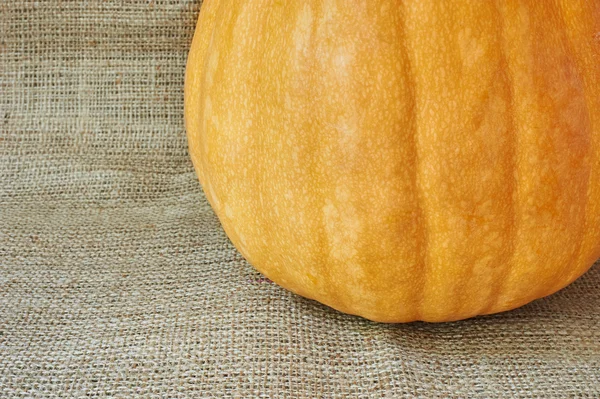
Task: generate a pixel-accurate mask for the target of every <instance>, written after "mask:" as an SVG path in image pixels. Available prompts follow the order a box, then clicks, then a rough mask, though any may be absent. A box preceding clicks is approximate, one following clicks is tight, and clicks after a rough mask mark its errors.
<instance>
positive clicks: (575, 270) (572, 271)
mask: <svg viewBox="0 0 600 399" xmlns="http://www.w3.org/2000/svg"><path fill="white" fill-rule="evenodd" d="M559 7H560V8H561V17H562V18H561V20H562V22H563V28H564V31H565V32H566V33H565V40H566V41H567V43H568V45H569V50H570V54H571V55H572V58H573V59H574V60H575V65H576V68H577V72H578V75H579V78H580V80H581V81H582V82H583V84H582V87H583V90H584V97H585V99H586V101H584V103H585V106H586V111H587V115H588V127H589V129H588V136H589V146H588V153H587V155H588V156H589V162H588V181H587V187H586V194H585V204H584V216H583V228H582V229H581V231H582V235H581V238H580V240H579V250H578V253H577V257H576V258H575V259H574V260H573V263H572V264H571V265H572V266H575V267H569V268H567V270H566V271H567V272H568V277H567V278H566V279H565V280H566V281H567V283H566V284H565V281H564V280H558V281H557V284H556V285H555V286H554V287H552V290H551V292H550V293H552V292H555V291H557V290H559V289H561V288H563V287H564V286H566V285H568V284H570V283H571V282H572V281H573V280H574V279H575V278H577V277H579V276H580V275H581V274H582V271H581V270H580V269H581V266H579V267H577V266H578V265H582V264H583V266H584V267H586V266H587V265H586V264H587V263H588V262H587V260H586V261H584V262H582V258H583V257H584V256H585V253H584V247H585V246H584V243H585V242H586V239H587V234H588V232H589V221H588V212H589V208H590V206H591V205H592V198H591V194H592V188H593V186H592V180H593V177H594V173H593V167H592V166H593V165H594V156H595V154H596V153H597V152H598V150H597V149H596V151H594V150H595V147H597V146H598V140H597V139H596V140H594V114H593V113H592V110H591V108H590V104H589V103H590V102H594V97H593V96H590V93H589V87H598V86H597V84H598V81H599V79H597V77H598V75H597V72H596V74H595V73H594V70H593V68H592V69H591V71H592V72H591V73H590V75H591V77H590V79H591V80H592V81H593V83H592V84H586V81H587V80H588V79H586V77H587V76H586V75H587V73H586V71H587V69H586V68H582V65H581V64H582V62H583V61H581V58H580V57H581V55H580V54H576V50H575V46H574V44H573V38H572V34H573V32H572V28H571V27H570V25H569V24H568V23H567V17H566V14H567V13H566V11H565V3H564V2H562V1H561V2H560V5H559ZM592 14H593V11H592ZM596 16H597V17H598V13H597V12H596ZM598 19H600V18H598ZM592 32H593V29H592ZM596 35H598V33H596ZM594 39H595V38H594ZM594 39H592V40H594ZM595 40H597V39H595ZM590 47H591V46H590ZM591 50H592V53H593V49H591ZM578 56H579V57H578ZM583 57H585V55H583ZM596 68H597V67H596ZM594 78H596V79H594ZM596 121H597V119H596ZM596 123H598V122H596ZM599 250H600V248H599ZM586 257H587V256H586ZM593 257H594V258H596V256H593ZM584 270H585V269H584Z"/></svg>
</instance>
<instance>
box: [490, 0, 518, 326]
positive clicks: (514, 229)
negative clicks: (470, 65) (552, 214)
mask: <svg viewBox="0 0 600 399" xmlns="http://www.w3.org/2000/svg"><path fill="white" fill-rule="evenodd" d="M499 1H502V0H496V1H495V2H494V5H495V7H494V8H495V10H496V12H497V14H498V19H499V20H500V22H499V26H500V33H499V34H500V36H501V38H502V39H501V40H502V48H501V50H500V54H501V56H502V61H501V62H502V67H503V68H504V71H505V74H504V75H505V77H506V80H507V83H508V90H509V93H510V94H509V96H508V98H509V104H508V107H509V111H508V114H509V115H510V120H509V129H510V133H511V134H510V135H511V138H512V140H509V142H510V150H511V154H510V164H509V166H508V167H509V168H510V169H511V170H512V171H513V174H512V179H510V182H511V184H510V186H509V187H508V189H509V190H510V193H511V195H510V199H511V200H510V204H509V207H510V215H511V223H510V229H509V233H508V234H509V235H510V240H509V245H508V246H507V248H506V251H507V252H509V253H510V254H509V256H508V262H507V263H506V264H505V265H501V267H502V273H501V274H500V276H498V279H497V280H496V281H497V283H496V284H494V287H493V288H492V290H491V291H490V298H489V299H488V302H487V304H486V306H484V307H483V309H482V311H481V313H482V314H488V313H490V312H495V308H496V307H497V305H498V299H499V298H500V293H502V291H503V290H504V286H505V283H506V280H507V276H509V275H510V272H511V269H512V267H513V266H514V264H515V260H514V258H515V256H516V251H515V249H516V247H517V239H518V237H519V234H518V233H519V223H518V222H519V219H520V213H519V212H517V209H518V205H517V198H518V196H519V179H518V177H517V173H518V171H519V162H518V158H519V130H518V129H517V121H516V118H515V80H514V78H513V76H512V74H511V71H510V68H509V59H508V57H509V55H508V52H507V46H508V42H507V39H506V22H505V19H506V18H505V16H504V15H503V12H502V9H501V6H500V5H499V4H498V2H499Z"/></svg>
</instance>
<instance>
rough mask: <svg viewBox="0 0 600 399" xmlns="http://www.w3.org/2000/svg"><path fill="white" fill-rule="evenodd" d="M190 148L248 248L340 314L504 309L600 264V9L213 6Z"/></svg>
mask: <svg viewBox="0 0 600 399" xmlns="http://www.w3.org/2000/svg"><path fill="white" fill-rule="evenodd" d="M185 116H186V124H187V130H188V137H189V146H190V153H191V156H192V159H193V162H194V165H195V167H196V170H197V172H198V175H199V178H200V181H201V183H202V186H203V187H204V191H205V192H206V195H207V197H208V200H209V201H210V203H211V204H212V206H213V208H214V210H215V212H216V213H217V215H218V216H219V218H220V220H221V222H222V224H223V227H224V229H225V231H226V232H227V234H228V235H229V237H230V238H231V240H232V242H233V243H234V244H235V245H236V247H237V248H238V249H239V250H240V252H241V253H242V254H243V255H244V256H245V257H246V258H247V259H248V261H249V262H250V263H251V264H252V265H254V266H255V267H256V268H257V269H258V270H260V271H261V272H262V273H264V274H265V275H266V276H268V277H269V278H270V279H272V280H274V281H275V282H277V283H279V284H280V285H282V286H283V287H285V288H288V289H290V290H292V291H294V292H296V293H298V294H300V295H303V296H306V297H309V298H313V299H316V300H318V301H320V302H323V303H325V304H327V305H329V306H332V307H334V308H336V309H339V310H341V311H343V312H347V313H352V314H358V315H361V316H364V317H366V318H369V319H372V320H377V321H386V322H402V321H411V320H427V321H446V320H457V319H462V318H467V317H471V316H475V315H478V314H487V313H494V312H500V311H504V310H508V309H512V308H515V307H517V306H521V305H523V304H525V303H527V302H530V301H532V300H534V299H536V298H540V297H543V296H545V295H549V294H551V293H553V292H555V291H557V290H559V289H561V288H562V287H564V286H566V285H567V284H569V283H570V282H572V281H573V280H575V279H576V278H577V277H578V276H580V275H581V274H582V273H584V272H585V271H586V270H587V269H588V268H589V267H590V266H591V265H592V263H593V262H594V261H595V260H596V259H597V258H598V257H599V256H600V3H599V2H597V1H584V0H560V1H559V0H556V1H552V2H550V1H537V0H530V1H525V0H523V1H501V0H499V1H495V2H494V1H454V2H444V1H439V0H419V1H385V0H362V1H359V0H338V1H334V0H308V1H304V0H303V1H293V0H288V1H285V0H280V1H273V0H206V1H205V2H204V5H203V8H202V11H201V14H200V17H199V22H198V27H197V31H196V35H195V37H194V41H193V43H192V47H191V51H190V55H189V60H188V67H187V74H186V85H185Z"/></svg>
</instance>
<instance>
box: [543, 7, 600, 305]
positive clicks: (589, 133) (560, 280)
mask: <svg viewBox="0 0 600 399" xmlns="http://www.w3.org/2000/svg"><path fill="white" fill-rule="evenodd" d="M558 7H559V10H560V21H561V22H562V28H563V29H562V32H564V33H563V38H564V42H565V47H566V49H567V51H568V53H569V56H570V58H571V59H572V60H575V61H574V64H575V68H576V70H577V79H578V81H580V82H581V87H582V88H583V97H584V98H585V100H584V101H583V104H584V105H585V110H586V114H587V129H585V131H586V132H587V141H588V142H589V143H592V131H593V126H592V119H591V118H592V115H591V112H590V111H591V110H590V107H589V104H588V102H587V101H586V100H587V98H588V95H587V87H586V85H585V82H584V80H583V73H582V71H581V68H580V66H579V63H578V62H577V61H576V60H577V57H575V51H574V49H573V43H572V42H571V39H570V38H569V35H568V33H566V31H567V32H568V30H569V28H568V26H567V22H566V20H565V13H564V10H563V9H562V7H561V6H560V5H559V6H558ZM591 149H592V147H591V145H588V146H587V152H586V155H585V156H589V155H590V152H591ZM586 164H587V165H586V169H587V170H586V174H587V182H586V188H585V202H584V205H583V216H582V220H581V224H582V226H581V227H580V229H579V230H580V235H579V240H578V248H577V256H576V257H574V258H573V261H572V262H571V264H569V266H568V267H566V268H565V270H564V271H563V273H562V275H564V274H567V275H568V274H571V273H570V270H572V269H577V267H576V265H577V264H578V262H579V258H580V257H581V253H582V251H583V240H584V238H585V234H586V231H587V208H588V203H589V194H590V190H591V184H590V182H591V170H592V163H591V159H590V161H589V162H587V163H586ZM573 266H575V267H573ZM562 275H558V276H557V278H556V281H555V284H553V285H552V286H551V287H550V289H548V290H547V293H546V294H545V295H550V294H552V293H554V292H556V291H557V290H558V289H560V286H561V284H563V283H564V280H565V279H564V277H563V276H562ZM545 295H544V296H545Z"/></svg>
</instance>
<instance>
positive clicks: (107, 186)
mask: <svg viewBox="0 0 600 399" xmlns="http://www.w3.org/2000/svg"><path fill="white" fill-rule="evenodd" d="M199 8H200V4H199V1H196V0H181V1H178V0H162V1H161V0H137V1H102V0H97V1H94V0H89V1H59V0H52V1H50V0H49V1H29V0H27V1H17V0H0V182H1V184H0V397H2V398H29V397H45V398H49V397H114V398H132V397H178V398H184V397H219V398H220V397H241V398H251V397H263V398H292V397H294V398H346V397H353V398H354V397H357V398H371V397H373V398H379V397H387V398H400V397H440V398H442V397H444V398H445V397H457V398H458V397H462V398H466V397H481V398H491V397H523V398H525V397H539V398H552V397H557V398H558V397H578V398H600V268H599V267H598V266H596V267H594V268H592V270H591V271H590V272H588V273H587V275H585V276H584V277H583V278H581V279H580V280H579V281H577V282H576V283H575V284H573V285H572V286H570V287H568V288H567V289H565V290H563V291H561V292H559V293H558V294H556V295H553V296H552V297H549V298H546V299H543V300H540V301H537V302H534V303H532V304H530V305H528V306H526V307H524V308H521V309H519V310H516V311H513V312H508V313H505V314H502V315H495V316H489V317H481V318H477V319H473V320H468V321H463V322H457V323H450V324H440V325H434V324H426V323H412V324H407V325H383V324H375V323H371V322H368V321H366V320H363V319H360V318H357V317H352V316H347V315H343V314H340V313H337V312H335V311H333V310H330V309H328V308H326V307H325V306H322V305H320V304H318V303H315V302H312V301H309V300H306V299H303V298H300V297H298V296H295V295H293V294H290V293H288V292H286V291H284V290H283V289H280V288H279V287H277V286H276V285H274V284H272V283H270V282H268V281H267V280H265V279H263V278H262V277H261V276H260V275H259V274H258V273H257V272H255V271H254V270H253V269H252V268H251V267H250V266H249V265H248V264H247V263H246V262H245V261H244V260H243V258H242V257H241V256H240V255H239V254H238V253H237V252H236V250H235V249H234V248H233V246H232V245H231V244H230V242H229V241H228V239H227V237H226V236H225V234H224V233H223V231H222V230H221V227H220V225H219V222H218V220H217V218H216V216H215V215H214V213H213V212H212V211H211V209H210V207H209V206H208V204H207V202H206V200H205V198H204V196H203V194H202V191H201V188H200V186H199V183H198V181H197V179H196V176H195V174H194V171H193V169H192V165H191V162H190V160H189V157H188V154H187V148H186V137H185V132H184V125H183V109H182V108H183V101H182V97H183V78H184V66H185V60H186V55H187V50H188V46H189V45H190V41H191V37H192V34H193V30H194V26H195V22H196V17H197V13H198V11H199Z"/></svg>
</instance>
